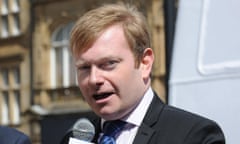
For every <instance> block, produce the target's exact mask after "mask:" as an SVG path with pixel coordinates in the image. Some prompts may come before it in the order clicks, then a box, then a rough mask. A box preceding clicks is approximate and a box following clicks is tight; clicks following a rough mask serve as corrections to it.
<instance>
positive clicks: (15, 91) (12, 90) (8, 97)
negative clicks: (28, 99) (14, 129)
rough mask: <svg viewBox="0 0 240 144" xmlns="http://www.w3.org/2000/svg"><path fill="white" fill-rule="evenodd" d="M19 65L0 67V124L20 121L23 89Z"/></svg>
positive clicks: (15, 123)
mask: <svg viewBox="0 0 240 144" xmlns="http://www.w3.org/2000/svg"><path fill="white" fill-rule="evenodd" d="M20 80H21V79H20V70H19V67H18V66H14V67H4V68H2V67H1V68H0V124H2V125H9V124H11V125H17V124H19V123H20V112H21V107H20V103H21V101H20V100H21V91H20V82H21V81H20Z"/></svg>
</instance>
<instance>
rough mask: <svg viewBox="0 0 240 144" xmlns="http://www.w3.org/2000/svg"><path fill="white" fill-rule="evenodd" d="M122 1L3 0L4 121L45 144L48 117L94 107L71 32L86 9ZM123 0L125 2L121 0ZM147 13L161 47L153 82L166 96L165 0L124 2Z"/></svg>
mask: <svg viewBox="0 0 240 144" xmlns="http://www.w3.org/2000/svg"><path fill="white" fill-rule="evenodd" d="M116 1H117V0H101V1H100V0H0V14H1V18H0V27H1V29H0V124H1V125H9V126H13V127H16V128H17V129H19V130H21V131H23V132H25V133H26V134H28V135H29V136H30V137H31V138H32V140H33V143H41V126H39V125H40V124H39V121H40V120H41V118H42V117H44V116H46V115H52V114H53V115H54V114H55V115H60V114H63V113H65V114H66V113H73V112H85V111H88V110H89V107H88V105H87V104H86V103H85V102H84V100H83V98H82V96H81V92H80V91H79V89H78V87H77V83H76V77H75V71H74V70H73V69H74V68H73V65H72V60H71V56H70V53H69V51H68V46H69V45H68V38H69V32H70V30H71V28H72V26H73V24H74V23H75V21H76V20H77V19H78V17H80V16H81V15H82V14H83V13H84V12H86V11H87V10H89V9H92V8H94V7H96V6H98V5H101V4H102V3H113V2H116ZM118 1H120V0H118ZM122 1H123V2H128V3H132V4H135V5H137V6H138V7H139V8H140V10H142V11H143V12H144V14H145V15H146V16H147V20H148V23H149V26H150V31H151V36H152V47H153V49H154V51H155V63H154V69H153V73H152V77H153V80H152V85H153V87H154V89H155V91H156V92H157V93H158V94H159V95H160V96H161V98H162V99H163V100H165V84H164V81H165V45H164V42H165V40H164V18H163V0H139V1H137V0H135V1H134V0H130V1H129V0H125V1H124V0H122Z"/></svg>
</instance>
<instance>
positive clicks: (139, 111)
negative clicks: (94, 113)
mask: <svg viewBox="0 0 240 144" xmlns="http://www.w3.org/2000/svg"><path fill="white" fill-rule="evenodd" d="M152 99H153V90H152V88H151V87H149V88H148V90H147V91H146V93H145V94H144V96H143V98H142V99H141V101H140V103H139V104H138V105H137V106H136V108H135V109H134V110H133V111H132V112H131V113H130V114H129V115H128V116H126V117H125V118H123V119H122V120H123V121H126V122H127V123H130V124H133V125H135V126H140V125H141V123H142V121H143V118H144V116H145V114H146V112H147V110H148V107H149V105H150V103H151V101H152ZM105 121H106V120H104V119H102V120H101V126H102V125H103V123H104V122H105Z"/></svg>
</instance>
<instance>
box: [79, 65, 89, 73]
mask: <svg viewBox="0 0 240 144" xmlns="http://www.w3.org/2000/svg"><path fill="white" fill-rule="evenodd" d="M89 69H90V65H81V66H79V67H78V68H77V70H78V71H79V72H83V71H88V70H89Z"/></svg>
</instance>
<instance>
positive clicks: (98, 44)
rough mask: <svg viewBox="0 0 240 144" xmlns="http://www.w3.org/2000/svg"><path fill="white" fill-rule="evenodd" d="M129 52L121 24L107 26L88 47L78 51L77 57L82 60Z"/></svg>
mask: <svg viewBox="0 0 240 144" xmlns="http://www.w3.org/2000/svg"><path fill="white" fill-rule="evenodd" d="M129 52H130V53H131V51H130V47H129V44H128V41H127V40H126V37H125V34H124V32H123V29H122V27H121V25H113V26H111V27H109V28H107V29H106V30H105V31H104V32H103V33H102V34H101V35H100V36H99V37H98V38H97V39H96V41H95V42H94V43H93V44H92V45H91V46H90V47H89V48H86V49H85V50H83V51H82V52H79V54H78V56H77V57H78V58H80V59H82V60H89V59H96V58H104V57H111V56H113V55H119V56H121V55H122V54H124V55H126V53H129Z"/></svg>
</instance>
